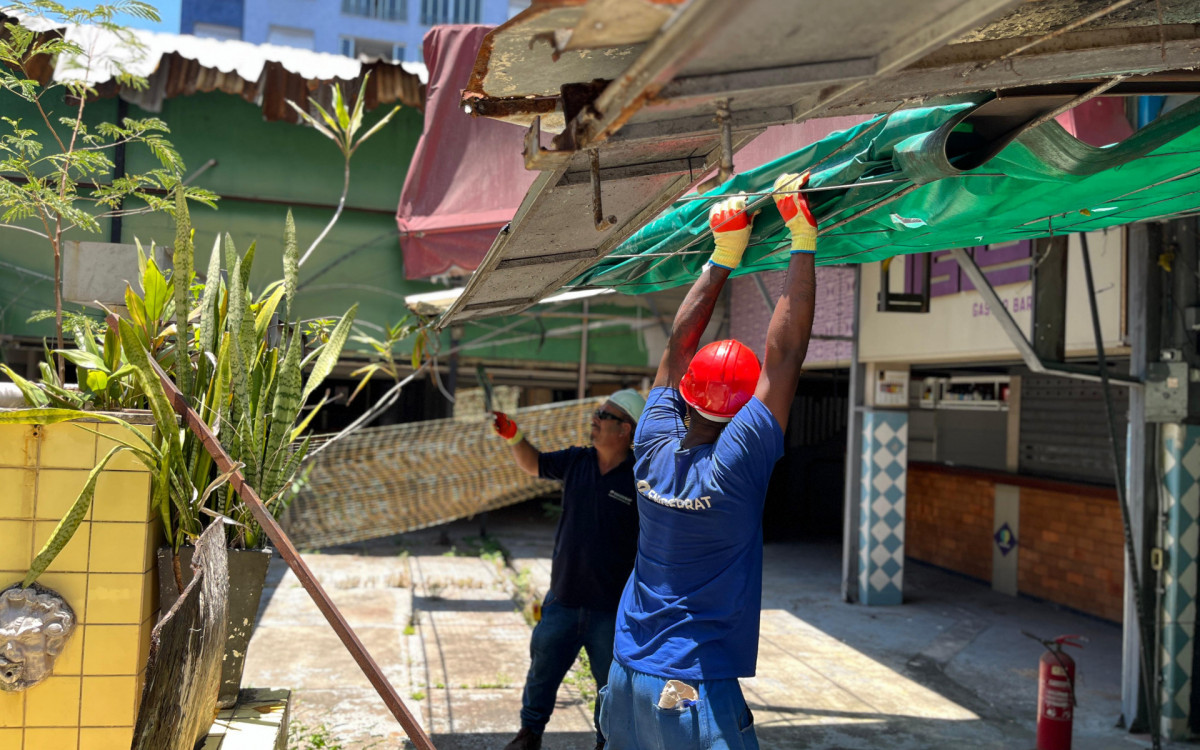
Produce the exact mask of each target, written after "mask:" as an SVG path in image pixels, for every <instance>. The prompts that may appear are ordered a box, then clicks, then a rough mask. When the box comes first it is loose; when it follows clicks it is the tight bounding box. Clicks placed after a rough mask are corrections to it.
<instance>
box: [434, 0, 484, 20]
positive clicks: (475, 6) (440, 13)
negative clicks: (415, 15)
mask: <svg viewBox="0 0 1200 750" xmlns="http://www.w3.org/2000/svg"><path fill="white" fill-rule="evenodd" d="M480 2H481V0H421V25H422V26H437V25H438V24H443V23H479V6H480Z"/></svg>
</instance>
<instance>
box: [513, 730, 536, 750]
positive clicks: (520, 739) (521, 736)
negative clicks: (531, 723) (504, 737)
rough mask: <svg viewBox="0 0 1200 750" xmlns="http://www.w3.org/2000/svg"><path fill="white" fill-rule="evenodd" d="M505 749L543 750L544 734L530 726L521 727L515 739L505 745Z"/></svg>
mask: <svg viewBox="0 0 1200 750" xmlns="http://www.w3.org/2000/svg"><path fill="white" fill-rule="evenodd" d="M504 750H542V735H540V734H537V733H536V732H534V731H533V730H532V729H530V728H529V727H521V731H519V732H517V736H516V737H514V738H513V741H512V742H510V743H508V744H507V745H505V746H504Z"/></svg>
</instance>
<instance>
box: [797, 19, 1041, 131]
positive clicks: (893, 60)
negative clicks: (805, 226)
mask: <svg viewBox="0 0 1200 750" xmlns="http://www.w3.org/2000/svg"><path fill="white" fill-rule="evenodd" d="M1022 2H1024V0H986V1H985V0H978V1H976V2H962V3H959V4H958V5H957V6H955V8H954V9H953V10H951V11H950V12H949V13H943V14H942V15H941V17H940V18H938V19H937V20H936V21H934V22H933V23H929V24H927V25H926V26H925V27H923V28H922V29H921V30H920V31H919V32H918V33H915V34H906V35H905V36H904V37H903V38H901V39H900V40H899V41H897V42H896V44H894V45H893V46H892V47H890V48H888V49H886V50H884V51H883V52H881V53H880V54H879V59H878V71H877V72H876V75H875V78H878V77H880V76H888V75H889V74H892V73H895V72H897V71H900V70H902V69H903V68H905V67H907V66H908V65H910V64H912V63H914V62H916V61H917V60H919V59H920V58H921V57H923V56H925V55H926V54H928V53H929V52H931V51H933V50H936V49H938V48H939V47H942V46H943V45H945V44H947V43H948V42H951V41H953V40H954V39H956V38H958V37H959V36H961V35H962V34H964V33H966V32H968V31H970V30H971V29H974V28H978V27H979V26H980V25H982V24H984V23H986V22H988V21H991V20H993V19H995V18H998V17H999V16H1001V15H1003V14H1004V13H1007V12H1008V11H1010V10H1012V9H1013V8H1016V7H1018V6H1020V5H1021V4H1022ZM870 80H871V79H863V80H859V81H855V82H853V83H850V84H848V85H845V86H842V87H841V88H835V89H834V90H832V91H830V92H828V93H826V92H821V93H820V94H819V95H818V97H819V98H818V99H817V101H816V102H815V103H814V104H812V105H811V106H802V105H801V102H797V103H796V105H795V106H794V109H796V112H795V115H794V116H795V118H796V121H797V122H798V121H800V120H807V119H809V118H811V117H815V116H817V113H818V112H820V111H821V110H823V109H827V108H828V107H829V105H830V104H832V103H833V102H835V101H838V100H843V99H845V97H847V96H849V95H851V94H853V93H854V92H855V91H858V90H861V89H863V88H865V87H866V86H868V85H869V83H870Z"/></svg>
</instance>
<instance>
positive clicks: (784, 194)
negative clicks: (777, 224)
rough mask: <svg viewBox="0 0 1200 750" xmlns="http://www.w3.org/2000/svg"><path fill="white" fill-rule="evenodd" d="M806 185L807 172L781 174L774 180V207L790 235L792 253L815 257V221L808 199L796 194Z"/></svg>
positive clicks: (802, 194) (801, 194)
mask: <svg viewBox="0 0 1200 750" xmlns="http://www.w3.org/2000/svg"><path fill="white" fill-rule="evenodd" d="M807 184H808V172H805V173H804V174H801V175H797V174H781V175H779V177H777V178H776V179H775V187H774V188H773V190H774V191H775V196H774V198H775V207H776V208H778V209H779V215H780V216H782V217H783V223H784V224H786V225H787V228H788V230H789V231H790V232H791V233H792V252H793V253H808V254H810V255H815V254H816V252H817V220H816V219H814V218H813V215H812V211H810V210H809V208H808V198H807V197H806V196H805V195H804V193H801V192H796V191H799V190H800V188H802V187H804V186H805V185H807Z"/></svg>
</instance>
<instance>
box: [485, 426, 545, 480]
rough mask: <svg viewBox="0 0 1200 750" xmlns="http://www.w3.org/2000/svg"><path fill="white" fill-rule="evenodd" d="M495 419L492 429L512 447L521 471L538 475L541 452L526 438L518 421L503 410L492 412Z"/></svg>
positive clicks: (514, 457)
mask: <svg viewBox="0 0 1200 750" xmlns="http://www.w3.org/2000/svg"><path fill="white" fill-rule="evenodd" d="M492 415H493V417H494V421H493V422H492V430H494V431H495V433H496V434H497V435H499V436H500V438H501V439H502V440H504V442H505V443H508V446H509V447H510V448H512V455H513V460H514V461H515V462H516V464H517V466H518V467H520V469H521V471H523V472H525V473H526V474H528V475H530V476H534V477H536V476H538V459H539V458H540V457H541V455H542V454H541V452H540V451H538V449H537V448H534V447H533V444H532V443H530V442H529V441H528V440H526V439H525V433H523V432H521V428H519V427H517V423H516V422H514V421H513V420H512V418H510V417H509V416H508V415H507V414H505V413H504V412H502V411H494V412H492Z"/></svg>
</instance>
